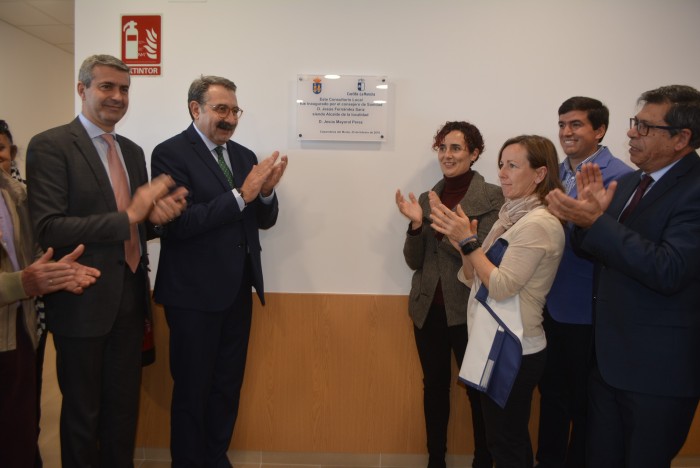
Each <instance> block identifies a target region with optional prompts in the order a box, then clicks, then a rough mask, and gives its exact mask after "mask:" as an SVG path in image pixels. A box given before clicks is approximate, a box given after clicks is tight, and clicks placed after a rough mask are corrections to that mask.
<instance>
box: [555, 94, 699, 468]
mask: <svg viewBox="0 0 700 468" xmlns="http://www.w3.org/2000/svg"><path fill="white" fill-rule="evenodd" d="M639 103H640V104H642V107H641V109H640V111H639V112H638V113H637V115H636V117H634V118H632V119H630V130H629V131H628V132H627V135H628V136H629V138H630V142H629V145H630V150H629V152H630V160H631V161H632V162H633V163H634V164H635V165H637V166H638V167H639V170H638V171H636V172H634V173H631V174H628V175H626V176H623V177H622V178H620V179H619V182H618V183H617V184H616V183H615V182H612V183H611V184H610V186H609V187H608V189H607V190H606V189H605V187H604V185H603V183H602V176H601V172H600V169H599V168H598V167H596V166H585V168H584V169H583V170H582V172H581V174H579V175H578V176H577V182H578V185H579V196H578V199H577V200H574V199H572V198H569V197H567V196H566V195H564V194H563V193H562V192H561V191H558V192H555V191H553V192H552V193H550V195H549V196H548V201H549V203H550V205H549V206H550V210H552V211H553V212H554V213H555V214H556V215H557V216H559V217H561V218H564V219H568V220H571V221H573V222H574V223H575V224H576V225H577V230H576V232H575V233H574V239H573V242H574V245H575V246H577V247H578V248H580V249H581V250H582V251H584V252H586V253H588V254H590V255H592V256H593V257H595V259H596V260H597V263H596V275H595V277H594V278H595V287H594V292H593V295H594V298H593V307H594V342H595V357H596V359H595V367H594V369H593V371H592V373H591V377H590V386H589V392H590V393H589V398H590V400H589V406H588V408H589V415H588V416H589V427H588V446H587V460H586V462H587V465H588V466H591V467H596V468H598V467H626V466H633V467H635V468H636V467H640V468H644V467H649V468H660V467H668V466H670V463H671V460H672V459H673V457H674V456H675V455H676V454H677V453H678V452H679V450H680V449H681V447H682V446H683V443H684V442H685V439H686V436H687V434H688V430H689V429H690V425H691V423H692V420H693V416H694V414H695V409H696V407H697V404H698V397H699V396H700V294H698V291H699V290H700V242H699V241H698V239H700V158H699V157H698V154H697V153H696V152H695V149H697V148H698V147H700V92H698V91H697V90H695V89H694V88H691V87H689V86H679V85H675V86H665V87H662V88H658V89H655V90H652V91H648V92H646V93H644V94H642V96H641V97H640V98H639ZM645 187H646V188H645Z"/></svg>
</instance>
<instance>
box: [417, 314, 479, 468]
mask: <svg viewBox="0 0 700 468" xmlns="http://www.w3.org/2000/svg"><path fill="white" fill-rule="evenodd" d="M414 334H415V339H416V347H417V348H418V356H419V358H420V363H421V367H422V368H423V411H424V414H425V431H426V435H427V439H428V456H429V462H428V463H429V464H428V466H429V467H430V468H433V467H434V468H442V467H444V466H445V452H447V424H448V422H449V419H450V386H451V384H452V378H453V377H452V354H454V356H455V359H456V360H457V365H458V367H459V366H461V365H462V359H463V358H464V352H465V350H466V349H467V337H468V334H467V325H466V324H464V325H455V326H451V327H449V326H447V316H446V314H445V307H444V306H438V305H433V306H431V308H430V311H429V312H428V317H427V319H426V321H425V323H424V324H423V328H418V327H415V326H414ZM467 395H468V396H469V404H470V406H471V411H472V428H473V431H474V462H473V465H472V466H473V467H476V468H491V466H492V461H491V455H490V454H489V451H488V449H487V447H486V433H485V430H484V423H483V416H482V414H481V400H480V397H479V395H480V393H479V392H478V391H477V390H475V389H473V388H471V387H467Z"/></svg>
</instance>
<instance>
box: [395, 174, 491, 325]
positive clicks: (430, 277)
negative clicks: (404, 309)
mask: <svg viewBox="0 0 700 468" xmlns="http://www.w3.org/2000/svg"><path fill="white" fill-rule="evenodd" d="M444 186H445V182H444V180H441V181H439V182H438V183H437V184H436V185H435V187H433V189H432V190H433V191H434V192H435V193H437V194H438V195H440V194H441V193H442V190H443V188H444ZM503 202H504V199H503V192H502V191H501V188H500V187H498V186H497V185H493V184H488V183H486V181H485V180H484V178H483V176H482V175H481V174H479V173H478V172H476V171H474V176H473V178H472V181H471V183H470V184H469V189H468V190H467V193H466V194H465V195H464V198H462V200H461V201H460V202H459V204H460V205H461V206H462V209H463V210H464V212H465V213H466V214H467V216H469V218H470V219H478V220H479V228H478V229H479V232H478V236H479V239H480V240H483V239H484V238H485V237H486V234H488V232H489V231H490V230H491V226H493V223H495V222H496V220H497V219H498V212H499V210H500V209H501V205H503ZM418 203H419V204H420V206H421V207H422V208H423V218H424V220H423V227H422V229H421V232H420V233H419V234H417V235H411V234H410V233H409V234H407V235H406V241H405V243H404V247H403V254H404V258H405V259H406V264H408V267H409V268H411V269H412V270H415V273H413V279H412V281H411V292H410V295H409V300H408V313H409V315H410V316H411V319H412V320H413V323H415V325H416V326H417V327H418V328H422V327H423V323H425V319H426V317H427V316H428V310H429V309H430V305H431V304H432V302H433V296H434V295H435V288H436V287H437V284H438V280H440V282H441V285H442V293H443V296H444V298H445V311H446V313H447V324H448V325H449V326H453V325H461V324H464V323H467V300H468V299H469V288H468V287H466V286H465V285H464V284H462V283H460V282H459V281H458V280H457V272H458V271H459V269H460V268H461V267H462V256H461V254H460V253H459V252H458V251H457V249H455V248H454V247H453V246H452V244H450V241H449V240H448V239H447V238H446V237H443V238H442V240H441V241H440V242H438V240H437V239H436V238H435V231H434V230H433V228H431V227H430V204H429V202H428V192H424V193H422V194H421V196H420V197H419V198H418ZM409 230H410V225H409Z"/></svg>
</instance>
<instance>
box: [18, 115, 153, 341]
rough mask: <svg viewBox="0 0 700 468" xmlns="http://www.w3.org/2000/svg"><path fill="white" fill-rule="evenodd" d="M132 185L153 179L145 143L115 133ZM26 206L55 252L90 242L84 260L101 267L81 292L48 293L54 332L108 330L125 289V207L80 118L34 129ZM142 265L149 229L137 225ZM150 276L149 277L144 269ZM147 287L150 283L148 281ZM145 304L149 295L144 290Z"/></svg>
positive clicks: (74, 334)
mask: <svg viewBox="0 0 700 468" xmlns="http://www.w3.org/2000/svg"><path fill="white" fill-rule="evenodd" d="M117 141H118V143H119V146H120V148H121V152H122V155H123V157H124V162H125V165H126V170H127V173H128V176H129V181H130V185H131V190H132V193H133V192H134V191H135V189H136V188H138V187H139V186H140V185H143V184H144V183H146V182H148V173H147V171H146V160H145V157H144V153H143V150H142V149H141V148H140V147H139V146H138V145H136V144H135V143H134V142H132V141H131V140H129V139H127V138H124V137H122V136H118V137H117ZM27 184H28V185H27V187H28V194H29V210H30V213H31V217H32V221H33V223H34V226H35V233H36V236H37V240H38V242H39V244H40V245H41V247H42V248H43V249H44V250H45V249H47V248H48V247H53V248H54V249H55V255H54V258H56V259H59V258H61V257H62V256H64V255H65V254H67V253H70V252H71V251H72V250H73V249H75V247H76V246H77V245H78V244H81V243H82V244H85V253H84V254H83V255H82V257H80V259H79V262H80V263H83V264H85V265H88V266H91V267H95V268H97V269H99V270H100V271H101V273H102V275H101V276H100V278H99V279H98V280H97V282H96V283H95V284H94V285H92V286H91V287H89V288H87V289H86V290H85V292H84V293H83V294H82V295H75V294H71V293H67V292H57V293H55V294H50V295H48V296H46V297H45V299H44V301H45V303H46V309H47V312H46V321H47V326H48V328H49V330H51V331H52V332H53V333H56V334H59V335H64V336H71V337H90V336H101V335H104V334H106V333H107V332H108V331H109V330H110V329H111V327H112V324H113V323H114V319H115V317H116V315H117V310H118V308H119V303H120V300H121V298H122V295H123V294H127V293H128V291H124V290H123V283H124V268H125V258H124V241H125V240H126V239H128V238H129V236H130V233H129V219H128V216H127V214H126V212H119V211H117V202H116V200H115V198H114V192H113V191H112V185H111V183H110V180H109V176H108V175H107V171H106V170H105V167H104V165H103V164H102V162H101V160H100V157H99V154H98V153H97V150H96V149H95V146H94V144H93V142H92V140H91V139H90V137H89V136H88V133H87V131H86V130H85V127H83V125H82V123H81V122H80V119H79V118H76V119H75V120H73V121H72V122H71V123H69V124H67V125H63V126H60V127H56V128H53V129H51V130H47V131H45V132H43V133H40V134H38V135H36V136H35V137H33V138H32V139H31V141H30V142H29V146H28V147H27ZM139 235H140V240H141V251H142V252H143V256H142V268H146V265H147V249H146V240H147V231H146V226H145V225H144V224H143V223H142V224H141V225H139ZM144 276H145V277H146V281H147V276H148V275H144ZM146 291H148V287H147V288H146ZM143 300H144V302H145V304H146V306H145V307H146V310H148V307H149V306H150V300H149V298H148V297H146V296H144V298H143Z"/></svg>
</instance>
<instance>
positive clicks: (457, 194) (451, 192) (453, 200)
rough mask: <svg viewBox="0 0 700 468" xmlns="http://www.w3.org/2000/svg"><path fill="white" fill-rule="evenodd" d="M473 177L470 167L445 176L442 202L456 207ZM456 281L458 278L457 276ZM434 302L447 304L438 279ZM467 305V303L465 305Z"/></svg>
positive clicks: (438, 235)
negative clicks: (459, 172)
mask: <svg viewBox="0 0 700 468" xmlns="http://www.w3.org/2000/svg"><path fill="white" fill-rule="evenodd" d="M472 177H474V172H473V171H472V170H471V169H470V170H468V171H467V172H465V173H464V174H460V175H458V176H455V177H444V178H443V179H444V181H445V187H444V188H443V190H442V193H441V194H440V201H441V202H442V204H443V205H445V206H446V207H448V208H449V209H454V208H455V207H456V206H457V204H458V203H459V202H460V201H461V200H462V198H464V195H465V194H466V193H467V190H468V189H469V184H470V183H471V181H472ZM442 237H443V235H442V234H441V233H439V232H436V233H435V238H436V239H437V240H438V241H441V240H442ZM455 281H457V279H456V278H455ZM433 304H436V305H441V306H444V305H445V298H444V297H443V295H442V283H441V282H440V281H438V284H437V286H436V287H435V294H434V295H433ZM465 307H466V305H465Z"/></svg>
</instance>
